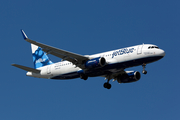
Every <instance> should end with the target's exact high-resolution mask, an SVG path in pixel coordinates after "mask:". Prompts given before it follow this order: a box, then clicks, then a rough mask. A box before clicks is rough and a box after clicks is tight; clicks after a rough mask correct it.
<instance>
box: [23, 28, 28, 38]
mask: <svg viewBox="0 0 180 120" xmlns="http://www.w3.org/2000/svg"><path fill="white" fill-rule="evenodd" d="M21 32H22V35H23V38H24V39H28V37H27V35H26V33H25V32H24V31H23V30H21Z"/></svg>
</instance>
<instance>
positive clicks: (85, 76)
mask: <svg viewBox="0 0 180 120" xmlns="http://www.w3.org/2000/svg"><path fill="white" fill-rule="evenodd" d="M80 78H81V79H84V80H87V79H88V76H87V75H86V74H81V75H80Z"/></svg>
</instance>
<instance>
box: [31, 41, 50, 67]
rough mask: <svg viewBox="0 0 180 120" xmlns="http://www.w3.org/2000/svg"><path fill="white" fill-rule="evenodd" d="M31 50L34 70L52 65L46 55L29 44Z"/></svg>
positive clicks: (38, 48)
mask: <svg viewBox="0 0 180 120" xmlns="http://www.w3.org/2000/svg"><path fill="white" fill-rule="evenodd" d="M31 49H32V55H33V63H34V68H35V69H37V68H40V67H43V66H46V65H50V64H53V62H51V61H50V60H49V58H48V56H47V55H46V53H45V52H44V51H42V49H41V47H38V46H36V45H34V44H31Z"/></svg>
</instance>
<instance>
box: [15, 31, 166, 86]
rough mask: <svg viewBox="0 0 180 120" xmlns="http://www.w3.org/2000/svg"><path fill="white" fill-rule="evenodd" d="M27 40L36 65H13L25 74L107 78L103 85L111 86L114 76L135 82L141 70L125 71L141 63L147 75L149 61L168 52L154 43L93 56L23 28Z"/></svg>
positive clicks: (153, 60) (117, 78) (155, 59)
mask: <svg viewBox="0 0 180 120" xmlns="http://www.w3.org/2000/svg"><path fill="white" fill-rule="evenodd" d="M21 33H22V35H23V38H24V40H25V41H27V42H29V43H31V49H32V55H33V63H34V68H30V67H26V66H22V65H19V64H12V66H15V67H17V68H20V69H22V70H25V71H27V73H26V75H27V76H30V77H36V78H46V79H54V80H68V79H75V78H81V79H84V80H87V79H88V77H98V76H100V77H104V78H105V80H107V82H105V83H104V84H103V86H104V88H107V89H110V88H111V84H110V83H109V82H110V80H111V79H113V81H117V82H118V83H131V82H136V81H138V80H139V79H140V78H141V74H140V72H138V71H125V69H126V68H130V67H134V66H140V65H142V67H143V70H142V73H143V74H147V71H146V70H145V67H146V65H147V64H149V63H152V62H155V61H157V60H160V59H161V58H163V57H164V56H165V51H164V50H162V49H160V48H159V47H158V46H156V45H153V44H141V45H136V46H131V47H126V48H121V49H117V50H112V51H108V52H103V53H98V54H94V55H80V54H76V53H73V52H69V51H65V50H62V49H59V48H56V47H52V46H49V45H46V44H42V43H40V42H36V41H34V40H31V39H29V38H28V37H27V35H26V34H25V32H24V31H23V30H21ZM48 54H52V55H54V56H56V57H59V58H61V61H60V62H57V63H53V62H52V61H51V60H50V59H49V57H48Z"/></svg>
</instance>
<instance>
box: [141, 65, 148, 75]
mask: <svg viewBox="0 0 180 120" xmlns="http://www.w3.org/2000/svg"><path fill="white" fill-rule="evenodd" d="M142 67H143V71H142V73H143V74H147V71H146V70H145V68H146V64H145V63H143V65H142Z"/></svg>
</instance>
